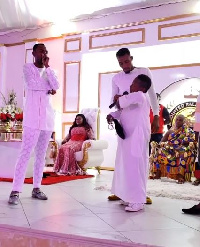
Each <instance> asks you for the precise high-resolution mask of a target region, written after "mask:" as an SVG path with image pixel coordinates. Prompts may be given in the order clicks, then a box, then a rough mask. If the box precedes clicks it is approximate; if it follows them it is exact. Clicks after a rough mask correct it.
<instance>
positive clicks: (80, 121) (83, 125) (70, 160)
mask: <svg viewBox="0 0 200 247" xmlns="http://www.w3.org/2000/svg"><path fill="white" fill-rule="evenodd" d="M87 139H94V134H93V131H92V128H91V127H90V125H89V124H88V123H87V120H86V118H85V116H84V115H83V114H77V115H76V118H75V121H74V123H73V124H72V126H71V127H70V129H69V134H68V135H67V136H66V138H65V139H64V140H63V141H62V146H61V147H60V149H59V151H58V156H57V158H56V162H55V165H54V168H53V170H54V172H56V173H61V174H65V175H77V174H81V173H82V170H81V169H80V168H79V167H78V164H77V162H76V159H75V152H78V151H80V150H81V147H82V144H83V142H84V141H85V140H87Z"/></svg>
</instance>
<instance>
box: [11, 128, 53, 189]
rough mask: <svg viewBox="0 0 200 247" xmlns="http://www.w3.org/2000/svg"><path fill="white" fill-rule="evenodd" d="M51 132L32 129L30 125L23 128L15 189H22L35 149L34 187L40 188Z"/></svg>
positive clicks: (14, 181) (14, 180)
mask: <svg viewBox="0 0 200 247" xmlns="http://www.w3.org/2000/svg"><path fill="white" fill-rule="evenodd" d="M51 134H52V132H51V131H45V130H38V129H32V128H28V127H24V128H23V136H22V146H21V150H20V154H19V157H18V159H17V163H16V166H15V174H14V179H13V188H12V190H13V191H18V192H21V191H22V187H23V184H24V179H25V175H26V169H27V165H28V161H29V159H30V156H31V152H32V150H33V149H34V151H35V162H34V169H33V187H34V188H40V186H41V181H42V176H43V169H44V166H45V156H46V150H47V147H48V144H49V140H50V137H51Z"/></svg>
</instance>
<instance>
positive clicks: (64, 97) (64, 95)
mask: <svg viewBox="0 0 200 247" xmlns="http://www.w3.org/2000/svg"><path fill="white" fill-rule="evenodd" d="M68 64H78V102H77V110H76V111H67V110H66V109H65V106H66V101H67V99H66V94H65V92H66V84H67V82H66V65H68ZM80 73H81V61H70V62H65V63H64V82H63V113H79V103H80Z"/></svg>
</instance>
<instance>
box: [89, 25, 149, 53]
mask: <svg viewBox="0 0 200 247" xmlns="http://www.w3.org/2000/svg"><path fill="white" fill-rule="evenodd" d="M135 32H142V40H141V41H134V42H128V43H116V44H111V45H102V46H101V45H100V46H95V47H93V46H92V40H93V39H94V38H98V37H107V36H115V35H119V34H125V33H135ZM144 43H145V28H138V29H130V30H124V31H118V32H111V33H104V34H98V35H91V36H89V50H91V49H99V48H108V47H114V46H115V47H116V46H123V45H133V44H144Z"/></svg>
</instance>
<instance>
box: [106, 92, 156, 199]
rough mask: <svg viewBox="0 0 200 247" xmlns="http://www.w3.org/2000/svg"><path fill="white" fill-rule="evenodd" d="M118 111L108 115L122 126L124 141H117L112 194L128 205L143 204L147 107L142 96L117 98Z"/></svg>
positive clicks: (147, 125) (148, 135) (146, 171)
mask: <svg viewBox="0 0 200 247" xmlns="http://www.w3.org/2000/svg"><path fill="white" fill-rule="evenodd" d="M119 103H120V107H121V108H123V109H122V110H120V111H116V112H114V113H111V115H112V116H113V117H114V118H117V119H118V120H119V121H120V123H121V125H122V126H123V129H124V132H125V136H126V138H125V140H122V139H121V138H119V137H118V147H117V153H116V162H115V172H114V178H113V183H112V189H111V191H112V193H113V194H115V195H117V196H118V197H120V198H121V199H122V200H123V201H125V202H129V203H145V202H146V183H147V176H148V166H149V160H148V159H149V153H148V145H149V140H150V133H151V128H150V121H149V112H150V103H149V100H148V97H147V95H146V94H145V93H142V92H135V93H130V94H129V95H124V96H122V97H120V98H119Z"/></svg>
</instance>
